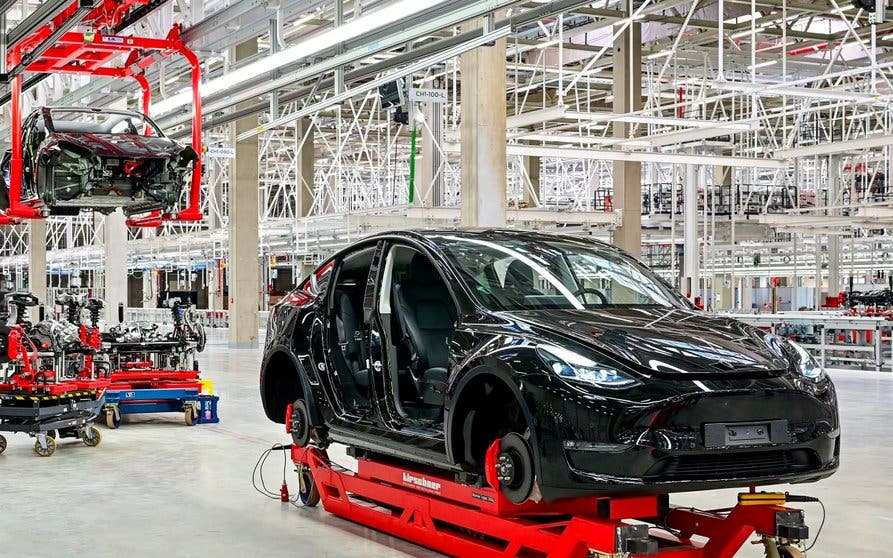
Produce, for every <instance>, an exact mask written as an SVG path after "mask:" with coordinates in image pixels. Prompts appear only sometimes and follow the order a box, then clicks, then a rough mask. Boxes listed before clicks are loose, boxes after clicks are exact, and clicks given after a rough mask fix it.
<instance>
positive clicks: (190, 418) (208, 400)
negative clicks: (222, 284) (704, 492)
mask: <svg viewBox="0 0 893 558" xmlns="http://www.w3.org/2000/svg"><path fill="white" fill-rule="evenodd" d="M168 302H169V305H170V308H171V314H172V318H173V323H174V331H173V332H172V333H170V334H168V335H166V336H160V335H158V334H157V331H156V329H157V326H154V327H153V328H150V329H148V330H142V326H139V325H138V326H137V327H138V328H140V331H133V330H128V329H127V328H126V327H125V324H119V325H118V326H115V327H113V328H111V330H110V331H109V332H108V333H106V334H105V335H104V347H105V354H107V355H108V356H109V357H110V359H111V360H110V366H111V370H112V373H111V381H112V383H111V385H110V386H109V389H108V391H107V392H106V402H105V405H104V406H103V413H104V414H105V421H106V425H107V426H108V427H109V428H118V427H119V426H120V425H121V415H125V414H134V413H169V412H182V413H183V417H184V422H185V423H186V424H187V425H188V426H192V425H194V424H200V423H205V422H218V419H217V408H216V403H217V396H215V395H213V394H210V393H203V392H205V391H210V381H208V380H202V378H201V372H200V371H199V366H198V361H197V360H196V359H195V354H196V353H198V352H201V351H202V350H204V346H205V341H206V338H205V332H204V328H203V326H202V325H201V324H200V323H198V322H196V321H195V320H194V319H193V316H192V312H193V310H192V308H191V307H190V305H188V304H183V303H181V302H180V301H179V299H172V300H170V301H168Z"/></svg>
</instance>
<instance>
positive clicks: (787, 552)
mask: <svg viewBox="0 0 893 558" xmlns="http://www.w3.org/2000/svg"><path fill="white" fill-rule="evenodd" d="M778 556H779V558H806V554H805V553H804V552H803V551H802V550H800V549H799V548H797V547H794V546H780V547H779V548H778Z"/></svg>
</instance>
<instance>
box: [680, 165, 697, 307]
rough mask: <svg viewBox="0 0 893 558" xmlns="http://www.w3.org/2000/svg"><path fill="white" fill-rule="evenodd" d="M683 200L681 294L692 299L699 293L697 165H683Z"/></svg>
mask: <svg viewBox="0 0 893 558" xmlns="http://www.w3.org/2000/svg"><path fill="white" fill-rule="evenodd" d="M682 188H683V197H684V201H683V204H682V213H683V216H684V232H683V235H684V236H683V238H684V244H683V257H684V261H683V268H682V269H683V274H684V275H683V277H684V278H685V279H684V280H683V282H682V292H683V294H688V293H690V295H689V298H690V299H691V300H694V299H695V298H696V297H697V296H698V295H699V293H700V288H699V281H698V277H699V275H700V274H699V270H698V265H699V264H700V261H699V260H700V258H699V255H700V254H699V253H698V252H699V250H698V167H697V165H686V166H685V182H684V183H683V185H682Z"/></svg>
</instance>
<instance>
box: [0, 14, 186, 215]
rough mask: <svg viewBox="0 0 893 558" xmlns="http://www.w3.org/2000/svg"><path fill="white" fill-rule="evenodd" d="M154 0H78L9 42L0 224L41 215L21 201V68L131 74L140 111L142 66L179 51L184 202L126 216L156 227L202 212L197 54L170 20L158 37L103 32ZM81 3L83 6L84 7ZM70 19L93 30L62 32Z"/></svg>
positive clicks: (145, 87)
mask: <svg viewBox="0 0 893 558" xmlns="http://www.w3.org/2000/svg"><path fill="white" fill-rule="evenodd" d="M153 4H157V2H154V1H153V0H103V1H102V2H100V3H99V6H97V7H95V8H94V7H93V2H85V1H84V0H79V1H76V2H73V3H72V4H70V5H69V6H68V7H67V8H65V9H64V10H62V11H61V12H60V13H59V14H58V15H56V17H54V18H53V19H52V20H51V21H50V22H49V23H47V24H46V25H44V26H43V27H40V28H39V29H37V30H36V31H35V32H34V33H32V34H31V35H30V36H28V37H27V38H25V39H23V40H22V41H20V42H19V43H17V44H15V45H12V46H11V48H10V49H9V53H8V55H7V67H8V68H10V72H9V74H10V76H11V77H10V80H11V82H12V84H11V95H12V97H11V102H12V114H11V116H12V142H11V143H12V159H11V163H10V165H11V167H10V187H9V203H10V206H9V210H7V211H6V213H5V214H0V224H10V223H15V222H17V221H18V220H19V219H41V218H43V217H44V214H43V212H42V211H41V209H40V207H39V200H31V201H28V202H22V200H21V190H22V165H23V160H22V107H21V96H22V73H23V72H25V71H28V72H41V73H53V72H62V73H81V74H90V75H95V76H105V77H112V78H133V79H134V80H136V81H137V83H138V84H139V85H140V88H141V89H142V93H143V97H142V104H143V112H144V113H146V114H148V113H149V104H150V101H151V88H150V86H149V82H148V80H147V79H146V77H145V75H144V74H143V72H144V71H145V69H146V68H148V67H149V66H151V65H152V64H154V63H155V62H156V61H157V59H158V57H161V56H171V55H174V54H180V55H181V56H183V57H184V58H185V59H186V61H187V62H188V63H189V66H190V69H191V70H192V106H193V113H192V148H193V149H194V150H195V152H196V153H197V154H198V156H199V158H198V160H197V161H196V162H195V166H194V168H193V171H192V184H191V185H190V191H189V205H188V207H187V208H186V209H183V210H181V211H179V212H177V213H176V214H174V215H168V214H161V212H160V211H153V212H151V213H149V214H148V215H145V216H143V217H139V218H136V219H130V220H128V225H129V226H137V227H157V226H160V225H161V224H162V222H164V221H199V220H201V218H202V213H201V207H200V194H201V176H202V165H201V153H202V104H201V95H200V93H199V84H200V83H201V67H200V64H199V60H198V57H197V56H196V55H195V53H194V52H193V51H192V50H191V49H190V48H189V47H187V46H186V44H185V43H183V41H182V40H181V39H180V27H179V26H174V28H173V29H171V31H170V33H169V34H168V36H167V37H166V38H164V39H154V38H143V37H132V36H119V35H113V34H103V33H102V32H100V31H103V30H107V29H109V30H110V29H114V28H116V27H118V26H119V25H121V23H122V21H124V19H125V18H126V17H127V15H128V14H130V13H131V11H132V10H138V9H139V8H148V7H151V6H152V5H153ZM85 5H86V6H87V7H85ZM76 25H86V26H90V27H91V28H92V29H94V31H95V32H90V33H78V32H68V29H71V28H72V27H74V26H76ZM122 53H123V54H127V58H126V60H125V62H124V64H122V65H121V66H109V65H108V64H110V63H111V62H113V61H114V60H115V58H116V57H118V56H119V55H120V54H122Z"/></svg>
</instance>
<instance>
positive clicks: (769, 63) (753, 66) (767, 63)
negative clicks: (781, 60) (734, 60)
mask: <svg viewBox="0 0 893 558" xmlns="http://www.w3.org/2000/svg"><path fill="white" fill-rule="evenodd" d="M775 64H778V60H766V61H765V62H758V63H756V64H751V65H750V66H748V67H747V69H748V70H756V69H757V68H765V67H767V66H774V65H775Z"/></svg>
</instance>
